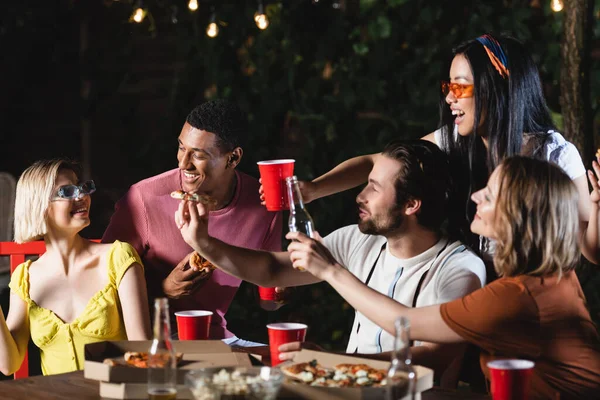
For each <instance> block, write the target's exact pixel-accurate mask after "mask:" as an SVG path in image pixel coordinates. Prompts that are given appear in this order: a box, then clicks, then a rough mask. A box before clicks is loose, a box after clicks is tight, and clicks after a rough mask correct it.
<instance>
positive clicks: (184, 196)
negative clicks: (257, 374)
mask: <svg viewBox="0 0 600 400" xmlns="http://www.w3.org/2000/svg"><path fill="white" fill-rule="evenodd" d="M171 197H172V198H174V199H177V200H186V201H195V202H197V203H202V204H205V205H207V206H215V205H216V204H217V201H216V200H215V199H213V198H212V197H210V196H207V195H204V194H198V193H186V192H184V191H183V190H175V191H174V192H171Z"/></svg>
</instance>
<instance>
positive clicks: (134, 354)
mask: <svg viewBox="0 0 600 400" xmlns="http://www.w3.org/2000/svg"><path fill="white" fill-rule="evenodd" d="M157 357H158V358H157V361H158V365H159V366H164V365H166V363H167V362H168V357H164V356H162V355H157ZM149 359H150V355H149V354H148V353H147V352H140V351H126V352H125V354H123V357H119V358H106V359H104V361H103V363H104V364H107V365H110V366H111V367H116V366H126V367H135V368H148V365H149ZM175 359H176V363H177V364H179V362H181V360H182V359H183V353H175Z"/></svg>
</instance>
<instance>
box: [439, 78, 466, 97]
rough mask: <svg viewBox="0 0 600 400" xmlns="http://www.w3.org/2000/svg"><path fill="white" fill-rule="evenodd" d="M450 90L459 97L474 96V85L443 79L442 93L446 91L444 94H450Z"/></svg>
mask: <svg viewBox="0 0 600 400" xmlns="http://www.w3.org/2000/svg"><path fill="white" fill-rule="evenodd" d="M450 92H452V94H453V95H454V97H456V98H457V99H462V98H465V97H473V85H463V84H462V83H452V82H448V81H442V93H444V96H448V93H450Z"/></svg>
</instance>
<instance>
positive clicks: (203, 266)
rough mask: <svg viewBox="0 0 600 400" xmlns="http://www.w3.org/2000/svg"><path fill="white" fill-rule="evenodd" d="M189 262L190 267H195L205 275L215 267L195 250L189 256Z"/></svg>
mask: <svg viewBox="0 0 600 400" xmlns="http://www.w3.org/2000/svg"><path fill="white" fill-rule="evenodd" d="M189 263H190V266H191V267H193V268H196V269H197V270H198V271H200V272H201V273H204V274H206V275H208V274H209V273H211V272H212V271H213V270H215V269H216V268H217V267H215V266H214V265H213V263H211V262H210V261H208V260H207V259H205V258H204V257H202V256H201V255H200V254H198V252H197V251H195V252H194V253H193V254H192V255H191V256H190V260H189Z"/></svg>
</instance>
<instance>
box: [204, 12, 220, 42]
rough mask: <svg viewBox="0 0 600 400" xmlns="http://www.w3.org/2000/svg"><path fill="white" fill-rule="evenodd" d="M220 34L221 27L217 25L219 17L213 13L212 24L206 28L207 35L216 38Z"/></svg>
mask: <svg viewBox="0 0 600 400" xmlns="http://www.w3.org/2000/svg"><path fill="white" fill-rule="evenodd" d="M218 34H219V26H218V25H217V16H216V14H215V12H214V11H213V13H212V15H211V16H210V23H209V24H208V26H207V27H206V35H207V36H208V37H211V38H214V37H216V36H217V35H218Z"/></svg>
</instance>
